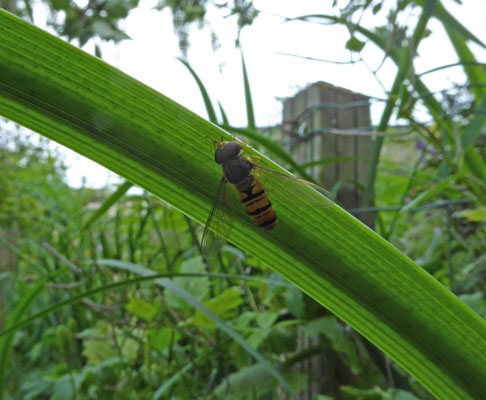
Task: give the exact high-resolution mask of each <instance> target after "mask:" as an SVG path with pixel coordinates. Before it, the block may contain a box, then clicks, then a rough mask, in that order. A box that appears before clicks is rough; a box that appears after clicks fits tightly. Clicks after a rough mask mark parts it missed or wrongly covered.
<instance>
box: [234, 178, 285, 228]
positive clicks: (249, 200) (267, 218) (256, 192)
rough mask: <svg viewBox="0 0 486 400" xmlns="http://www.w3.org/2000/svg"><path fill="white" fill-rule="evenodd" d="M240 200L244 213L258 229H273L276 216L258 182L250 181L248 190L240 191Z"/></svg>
mask: <svg viewBox="0 0 486 400" xmlns="http://www.w3.org/2000/svg"><path fill="white" fill-rule="evenodd" d="M240 199H241V202H242V203H243V205H244V206H245V208H246V212H247V213H248V214H249V215H250V216H251V217H252V218H253V220H254V221H255V222H256V223H257V225H258V226H259V227H260V228H263V229H273V228H274V227H275V224H276V223H277V216H276V214H275V210H274V209H273V206H272V203H270V199H269V198H268V196H267V194H266V193H265V189H264V188H263V186H262V185H261V184H260V182H258V181H257V180H256V179H252V182H251V184H250V186H249V187H248V188H246V189H244V190H240Z"/></svg>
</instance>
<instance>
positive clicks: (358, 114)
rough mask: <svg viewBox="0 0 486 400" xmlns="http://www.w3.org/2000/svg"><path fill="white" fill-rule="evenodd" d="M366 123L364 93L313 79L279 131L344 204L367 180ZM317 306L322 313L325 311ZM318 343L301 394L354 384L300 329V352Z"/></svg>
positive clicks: (322, 342)
mask: <svg viewBox="0 0 486 400" xmlns="http://www.w3.org/2000/svg"><path fill="white" fill-rule="evenodd" d="M370 125H371V124H370V107H369V98H368V97H366V96H364V95H362V94H358V93H354V92H352V91H350V90H347V89H342V88H338V87H335V86H332V85H330V84H327V83H324V82H317V83H314V84H312V85H311V86H309V87H308V88H306V89H304V90H302V91H301V92H299V93H297V94H296V95H295V96H294V97H292V98H289V99H287V100H286V101H285V103H284V111H283V132H284V135H285V139H286V141H287V142H289V145H290V149H291V154H292V156H293V157H294V158H295V160H296V161H297V162H298V163H300V164H303V163H312V162H315V164H314V166H309V168H308V170H307V172H308V173H309V174H311V175H312V176H314V177H315V178H316V180H317V181H318V182H320V183H321V184H322V186H323V187H325V188H326V189H329V190H331V189H333V187H335V186H337V187H338V188H339V190H338V191H337V200H338V202H339V203H340V204H341V205H342V206H344V207H345V208H346V209H356V208H359V207H361V206H362V203H363V198H364V196H363V191H362V189H361V188H364V187H365V184H366V178H367V174H368V169H369V165H368V164H369V159H370V158H371V151H372V136H371V135H369V134H367V133H368V132H367V131H369V130H370ZM350 130H352V131H351V132H350ZM356 216H357V217H358V218H360V220H361V221H363V222H364V223H365V224H368V225H370V224H371V223H372V218H371V214H370V213H362V214H356ZM307 299H308V301H309V302H312V300H311V299H310V298H307ZM319 309H320V310H321V312H323V313H324V314H323V315H327V314H329V312H327V311H326V310H322V308H319ZM317 316H318V315H315V317H317ZM319 347H320V348H322V350H321V351H320V352H317V354H316V356H314V357H312V358H309V359H307V360H305V361H304V362H302V363H301V364H300V368H301V370H302V371H303V372H304V373H306V374H307V376H308V377H309V382H308V386H307V391H306V393H303V394H302V395H301V397H300V398H301V399H311V398H315V397H316V396H317V395H318V394H324V393H326V394H337V392H338V391H339V386H340V385H346V384H354V382H353V380H354V375H353V373H352V371H351V370H348V369H347V367H346V366H345V365H344V364H342V363H339V362H337V361H336V353H335V352H334V351H333V350H332V349H330V348H329V341H328V340H327V339H325V338H324V337H320V336H317V337H315V338H309V337H308V336H307V335H305V334H303V332H302V331H300V332H299V341H298V349H299V351H300V352H303V351H308V350H309V349H316V348H317V349H319ZM326 349H327V350H326Z"/></svg>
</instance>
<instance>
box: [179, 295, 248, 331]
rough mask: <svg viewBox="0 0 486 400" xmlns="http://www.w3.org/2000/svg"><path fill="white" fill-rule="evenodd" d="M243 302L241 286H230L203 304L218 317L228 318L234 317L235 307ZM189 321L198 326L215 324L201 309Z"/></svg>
mask: <svg viewBox="0 0 486 400" xmlns="http://www.w3.org/2000/svg"><path fill="white" fill-rule="evenodd" d="M243 302H244V300H243V297H242V293H241V288H240V287H230V288H228V289H226V290H225V291H224V292H223V293H221V294H220V295H218V296H216V297H214V298H212V299H210V300H206V301H204V302H203V304H204V305H205V306H206V307H207V308H208V309H209V310H211V311H212V312H213V313H214V314H215V315H217V316H218V317H220V318H222V319H226V318H230V317H232V316H233V315H234V314H235V309H236V308H237V307H238V306H240V305H241V304H242V303H243ZM189 322H190V323H191V324H194V325H196V326H211V325H212V326H214V324H212V323H211V319H210V318H209V317H208V316H206V315H204V314H203V313H202V312H201V311H199V310H198V311H196V314H195V315H194V317H193V318H192V319H190V321H189Z"/></svg>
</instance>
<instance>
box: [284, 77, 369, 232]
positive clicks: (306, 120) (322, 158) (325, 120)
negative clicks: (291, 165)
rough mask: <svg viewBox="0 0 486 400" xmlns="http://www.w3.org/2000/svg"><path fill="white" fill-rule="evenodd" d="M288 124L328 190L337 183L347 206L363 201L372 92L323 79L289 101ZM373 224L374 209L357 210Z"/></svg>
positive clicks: (299, 151)
mask: <svg viewBox="0 0 486 400" xmlns="http://www.w3.org/2000/svg"><path fill="white" fill-rule="evenodd" d="M283 127H284V132H285V134H286V138H287V140H289V142H290V143H289V144H290V148H291V153H292V155H293V156H294V158H295V159H296V161H297V162H300V163H305V164H308V163H313V162H315V165H314V166H312V167H309V172H310V173H311V174H312V175H313V176H314V177H315V178H316V179H317V180H318V181H319V182H320V183H322V185H323V186H324V187H325V188H327V189H332V188H333V187H335V185H337V187H338V188H339V190H338V192H337V193H338V196H337V198H338V200H339V202H340V203H341V204H342V205H343V206H344V207H345V208H347V209H356V208H359V207H361V206H362V202H363V190H362V188H363V187H364V186H365V184H366V177H367V174H368V169H369V159H370V157H371V145H372V136H371V135H370V134H369V130H370V105H369V97H367V96H365V95H362V94H359V93H354V92H352V91H350V90H347V89H343V88H339V87H336V86H333V85H330V84H328V83H325V82H317V83H314V84H312V85H311V86H309V87H307V88H306V89H304V90H302V91H301V92H299V93H297V94H296V95H295V96H294V97H292V98H289V99H287V100H286V101H285V102H284V111H283ZM356 216H357V217H358V218H360V219H361V220H362V221H363V222H364V223H368V222H370V223H371V218H370V215H369V213H363V214H357V215H356Z"/></svg>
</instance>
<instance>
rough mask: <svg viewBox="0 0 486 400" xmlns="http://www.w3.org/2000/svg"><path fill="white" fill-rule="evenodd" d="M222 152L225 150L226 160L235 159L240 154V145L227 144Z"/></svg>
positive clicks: (236, 143)
mask: <svg viewBox="0 0 486 400" xmlns="http://www.w3.org/2000/svg"><path fill="white" fill-rule="evenodd" d="M224 150H226V154H227V158H236V157H237V156H238V155H239V154H240V151H241V144H239V143H238V142H228V143H227V144H226V146H224Z"/></svg>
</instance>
